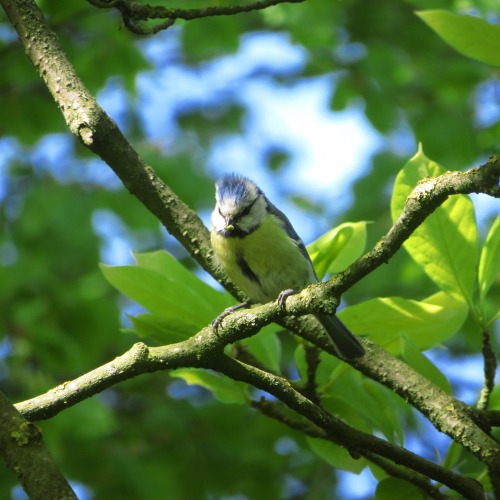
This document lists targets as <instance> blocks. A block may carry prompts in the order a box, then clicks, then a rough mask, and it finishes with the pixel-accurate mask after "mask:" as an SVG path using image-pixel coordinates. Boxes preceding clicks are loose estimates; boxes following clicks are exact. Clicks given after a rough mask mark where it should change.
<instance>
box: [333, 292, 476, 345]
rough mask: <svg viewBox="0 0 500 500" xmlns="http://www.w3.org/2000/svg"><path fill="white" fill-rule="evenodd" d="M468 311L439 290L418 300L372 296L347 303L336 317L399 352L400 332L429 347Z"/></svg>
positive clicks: (452, 329) (456, 327)
mask: <svg viewBox="0 0 500 500" xmlns="http://www.w3.org/2000/svg"><path fill="white" fill-rule="evenodd" d="M467 313H468V308H467V306H466V305H465V304H464V303H463V302H459V301H456V300H454V299H453V298H451V297H450V296H449V295H447V294H445V293H443V292H439V293H437V294H435V295H433V296H431V297H428V298H427V299H426V300H424V301H421V302H419V301H416V300H408V299H404V298H401V297H386V298H376V299H371V300H368V301H366V302H362V303H360V304H357V305H354V306H349V307H346V308H345V309H343V310H342V311H341V312H340V313H339V317H340V318H341V319H342V321H344V322H345V323H346V324H347V325H348V326H349V328H350V329H351V330H352V331H353V332H355V333H356V334H358V335H367V336H368V337H369V338H370V340H373V341H374V342H376V343H377V344H380V345H382V346H384V347H385V348H386V349H388V350H389V351H391V352H393V353H399V352H400V351H401V342H400V339H401V336H402V335H407V336H408V337H410V338H411V339H412V340H413V342H415V344H416V345H417V346H418V347H419V348H420V349H428V348H430V347H432V346H435V345H438V344H439V343H441V342H443V341H444V340H446V339H447V338H449V337H451V336H452V335H453V334H455V333H456V332H457V331H458V330H459V328H460V327H461V326H462V324H463V322H464V321H465V318H466V317H467Z"/></svg>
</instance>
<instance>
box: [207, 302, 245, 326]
mask: <svg viewBox="0 0 500 500" xmlns="http://www.w3.org/2000/svg"><path fill="white" fill-rule="evenodd" d="M251 303H252V301H250V300H247V301H246V302H242V303H241V304H236V305H234V306H231V307H228V308H226V309H224V311H222V312H221V313H220V314H219V315H218V316H217V317H216V318H215V319H214V320H213V321H212V328H213V329H214V332H215V333H217V330H218V329H219V327H220V325H221V324H222V321H223V320H224V318H225V317H226V316H229V315H230V314H232V313H234V312H235V311H238V310H239V309H242V308H243V307H248V306H249V305H250V304H251Z"/></svg>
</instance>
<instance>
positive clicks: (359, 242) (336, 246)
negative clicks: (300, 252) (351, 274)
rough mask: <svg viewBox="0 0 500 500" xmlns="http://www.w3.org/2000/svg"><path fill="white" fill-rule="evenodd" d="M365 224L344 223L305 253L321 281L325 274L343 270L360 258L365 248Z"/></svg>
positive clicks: (310, 245)
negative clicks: (307, 253) (307, 254)
mask: <svg viewBox="0 0 500 500" xmlns="http://www.w3.org/2000/svg"><path fill="white" fill-rule="evenodd" d="M366 225H367V222H364V221H362V222H346V223H344V224H341V225H340V226H337V227H335V228H334V229H332V230H330V231H328V232H327V233H325V234H323V235H322V236H320V237H319V238H318V239H317V240H316V241H313V242H312V243H310V244H309V245H308V246H307V251H308V252H309V255H310V257H311V260H312V262H313V264H314V268H315V269H316V274H317V275H318V278H319V279H320V280H321V279H323V277H324V276H325V275H326V274H327V273H337V272H339V271H342V270H344V269H345V268H346V267H347V266H349V265H350V264H352V263H353V262H354V261H355V260H356V259H357V258H358V257H360V256H361V255H362V253H363V251H364V250H365V246H366Z"/></svg>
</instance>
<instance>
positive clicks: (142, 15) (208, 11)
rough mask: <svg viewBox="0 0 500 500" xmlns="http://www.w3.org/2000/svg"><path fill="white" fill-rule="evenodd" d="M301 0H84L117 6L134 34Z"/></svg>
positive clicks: (98, 4)
mask: <svg viewBox="0 0 500 500" xmlns="http://www.w3.org/2000/svg"><path fill="white" fill-rule="evenodd" d="M303 1H304V0H260V1H256V2H250V3H247V4H240V5H228V6H210V7H204V8H202V9H171V8H168V7H163V6H162V5H145V4H141V3H137V2H133V1H130V0H109V1H107V0H88V2H89V3H91V4H92V5H94V6H95V7H99V8H101V9H110V8H115V9H117V10H118V11H119V12H120V14H121V16H122V19H123V23H124V24H125V26H126V27H127V28H128V29H129V30H130V31H132V32H133V33H135V34H137V35H150V34H154V33H157V32H158V31H161V30H163V29H167V28H169V27H170V26H172V24H173V23H174V21H175V20H176V19H184V20H185V21H191V20H193V19H201V18H204V17H214V16H233V15H235V14H240V13H244V12H251V11H253V10H262V9H267V8H269V7H272V6H274V5H278V4H280V3H300V2H303ZM150 19H164V20H165V22H163V23H161V24H158V25H156V26H153V27H151V28H147V27H144V26H140V25H139V23H138V22H139V21H148V20H150Z"/></svg>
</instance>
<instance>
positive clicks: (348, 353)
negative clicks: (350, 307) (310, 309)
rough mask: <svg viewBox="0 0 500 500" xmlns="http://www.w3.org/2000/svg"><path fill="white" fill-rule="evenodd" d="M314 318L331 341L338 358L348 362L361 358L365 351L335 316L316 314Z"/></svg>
mask: <svg viewBox="0 0 500 500" xmlns="http://www.w3.org/2000/svg"><path fill="white" fill-rule="evenodd" d="M316 318H317V319H318V321H319V322H320V323H321V324H322V325H323V328H324V329H325V330H326V331H327V333H328V335H329V336H330V338H331V339H332V342H333V344H334V346H335V351H336V352H337V354H338V356H339V358H342V359H345V360H349V359H352V358H357V357H359V356H363V354H364V353H365V350H364V349H363V347H362V345H361V344H360V343H359V341H358V339H357V338H356V337H355V336H354V335H353V334H352V333H351V332H350V331H349V330H348V328H347V327H346V326H345V325H344V323H342V321H340V319H338V318H337V316H327V315H326V314H317V315H316Z"/></svg>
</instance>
